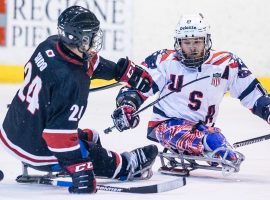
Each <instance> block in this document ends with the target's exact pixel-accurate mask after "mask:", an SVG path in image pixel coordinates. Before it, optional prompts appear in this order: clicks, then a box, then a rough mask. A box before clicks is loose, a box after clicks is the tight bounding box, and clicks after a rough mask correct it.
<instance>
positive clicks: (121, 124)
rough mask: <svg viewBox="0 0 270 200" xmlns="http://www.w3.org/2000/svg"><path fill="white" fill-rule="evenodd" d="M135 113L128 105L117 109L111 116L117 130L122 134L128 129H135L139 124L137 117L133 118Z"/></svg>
mask: <svg viewBox="0 0 270 200" xmlns="http://www.w3.org/2000/svg"><path fill="white" fill-rule="evenodd" d="M135 112H136V109H135V108H134V107H133V106H130V105H123V106H120V107H118V108H117V109H116V110H115V111H114V112H113V114H112V119H113V123H114V125H115V127H116V128H117V130H119V131H120V132H122V131H124V130H127V129H130V128H135V127H136V126H137V125H138V124H139V122H140V117H139V116H138V115H136V116H133V113H135Z"/></svg>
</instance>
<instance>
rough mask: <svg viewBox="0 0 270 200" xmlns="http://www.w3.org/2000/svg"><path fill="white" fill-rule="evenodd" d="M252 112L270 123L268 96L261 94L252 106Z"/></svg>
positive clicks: (269, 99) (269, 100) (269, 101)
mask: <svg viewBox="0 0 270 200" xmlns="http://www.w3.org/2000/svg"><path fill="white" fill-rule="evenodd" d="M253 113H254V114H255V115H257V116H259V117H260V118H262V119H264V120H265V121H267V122H268V124H270V96H269V95H265V96H261V97H260V98H259V99H258V100H257V101H256V103H255V105H254V107H253Z"/></svg>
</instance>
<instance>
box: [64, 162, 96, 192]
mask: <svg viewBox="0 0 270 200" xmlns="http://www.w3.org/2000/svg"><path fill="white" fill-rule="evenodd" d="M65 168H66V170H67V171H68V173H69V174H70V175H71V178H72V183H73V186H71V187H69V189H68V190H69V192H70V193H95V192H97V189H96V179H95V176H94V173H93V165H92V162H90V161H87V162H81V163H77V164H73V165H69V166H66V167H65Z"/></svg>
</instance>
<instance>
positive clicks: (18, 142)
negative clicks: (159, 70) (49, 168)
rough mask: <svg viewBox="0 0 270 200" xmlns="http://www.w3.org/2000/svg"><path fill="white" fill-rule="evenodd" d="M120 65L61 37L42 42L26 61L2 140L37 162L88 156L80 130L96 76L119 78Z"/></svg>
mask: <svg viewBox="0 0 270 200" xmlns="http://www.w3.org/2000/svg"><path fill="white" fill-rule="evenodd" d="M115 68H116V64H115V63H114V62H111V61H108V60H105V59H104V58H102V57H100V56H98V55H96V56H94V57H93V58H92V59H91V60H90V62H89V68H88V69H86V68H85V67H84V66H83V60H82V59H81V58H80V57H79V56H77V55H75V54H73V53H72V52H71V51H69V50H68V49H67V48H66V47H65V46H64V45H62V44H61V43H60V42H59V41H58V38H57V36H51V37H49V38H48V39H47V40H46V41H44V42H43V43H41V44H40V45H39V46H38V47H37V49H36V50H35V52H34V53H33V55H32V57H31V58H30V60H29V61H28V63H27V64H26V65H25V68H24V74H25V81H24V84H23V86H22V87H21V88H20V89H19V90H18V92H17V93H16V95H15V97H14V99H13V101H12V103H11V105H10V107H9V110H8V112H7V115H6V118H5V120H4V122H3V126H2V128H1V132H0V138H1V140H2V142H3V143H4V144H5V145H6V146H7V147H8V148H9V149H10V150H11V151H12V152H13V153H15V155H17V156H19V158H20V159H21V160H22V161H23V162H26V163H29V164H30V165H33V166H42V165H48V164H55V163H58V161H59V162H60V163H61V162H62V163H63V164H65V163H70V162H71V163H72V162H74V160H76V159H77V160H80V159H82V157H83V155H82V153H81V151H80V144H79V142H78V134H77V128H78V123H79V121H80V119H81V118H82V116H83V114H84V112H85V109H86V107H87V98H88V92H89V85H90V80H91V78H102V79H107V80H110V79H113V78H115V76H116V69H115Z"/></svg>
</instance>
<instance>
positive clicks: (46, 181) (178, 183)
mask: <svg viewBox="0 0 270 200" xmlns="http://www.w3.org/2000/svg"><path fill="white" fill-rule="evenodd" d="M17 182H19V183H36V184H42V185H53V186H60V187H70V186H72V182H70V181H61V180H54V179H50V178H44V177H39V178H37V177H35V178H34V179H29V180H24V181H19V180H18V178H17ZM185 185H186V178H185V177H181V178H177V179H175V180H172V181H168V182H164V183H158V184H153V185H147V186H139V187H128V188H124V187H116V186H108V185H97V190H102V191H109V192H126V193H138V194H149V193H160V192H166V191H170V190H174V189H177V188H180V187H182V186H185Z"/></svg>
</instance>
